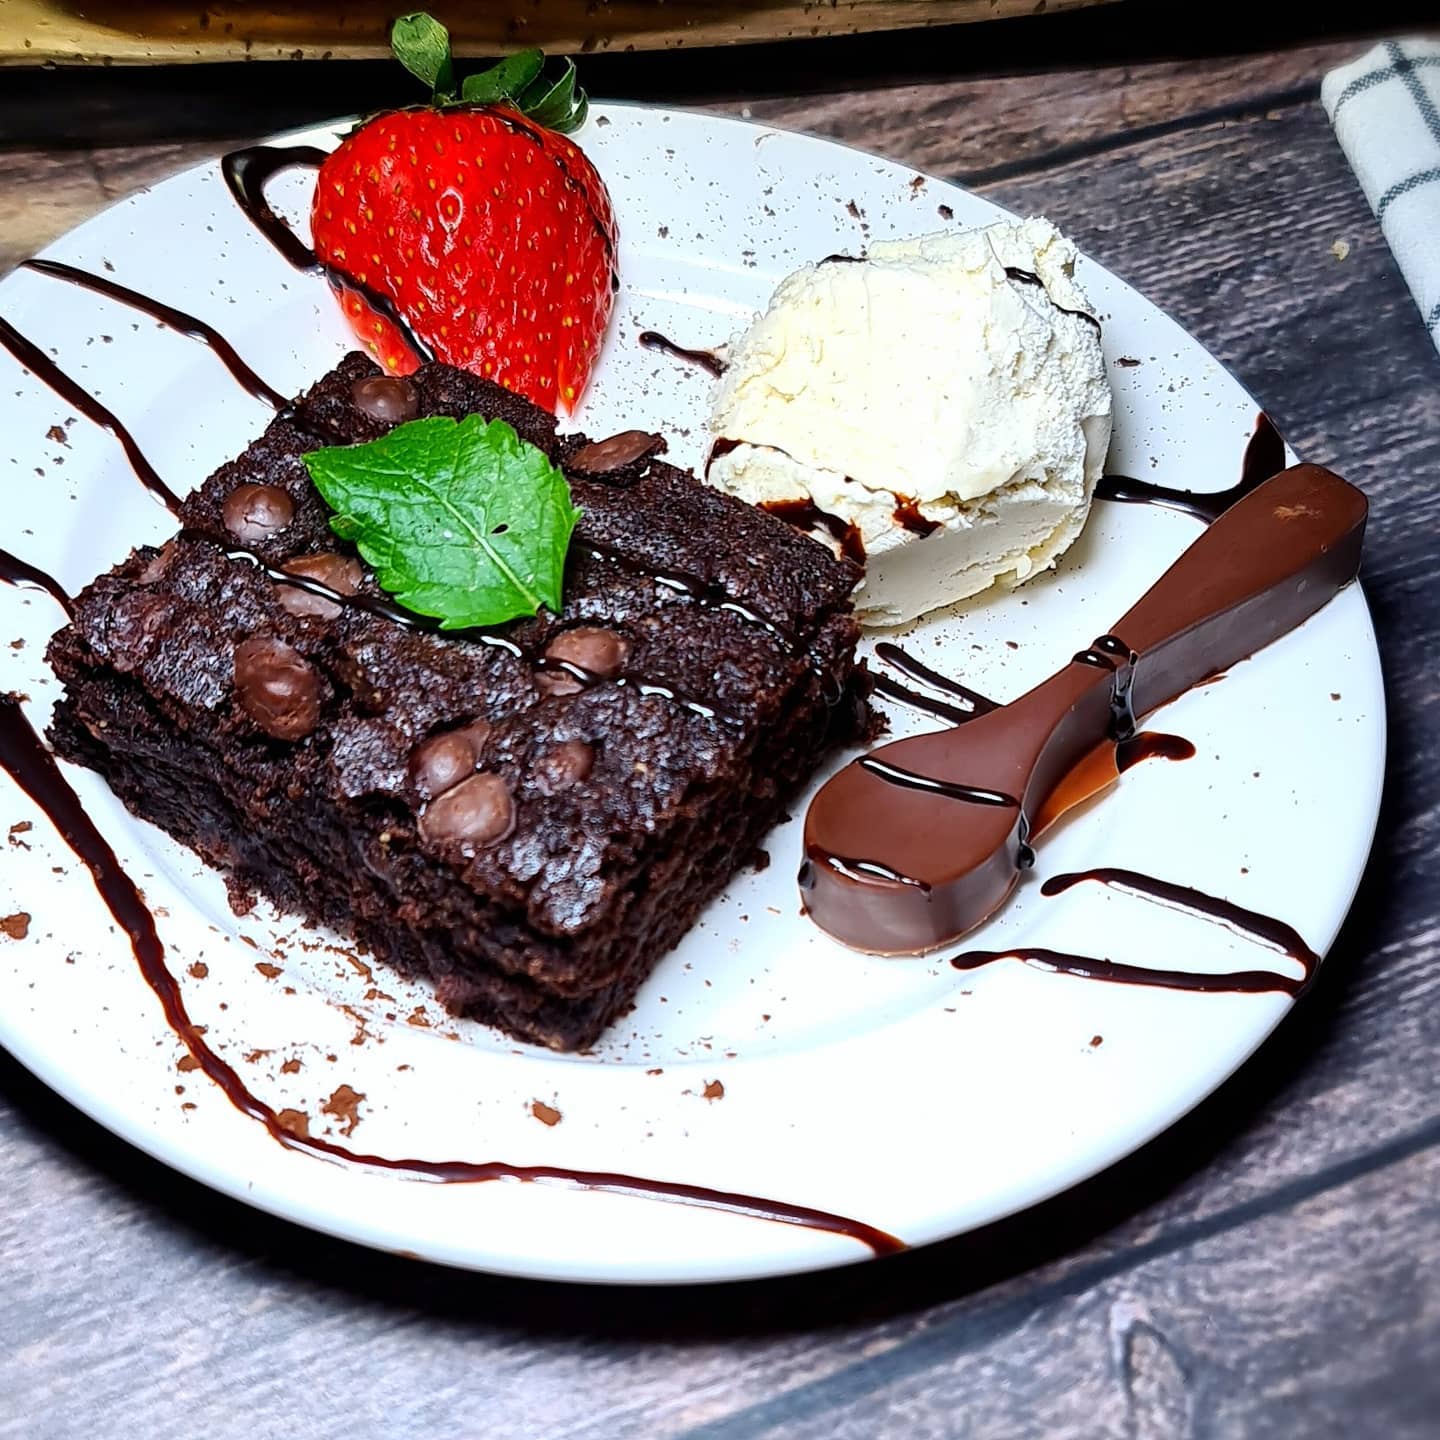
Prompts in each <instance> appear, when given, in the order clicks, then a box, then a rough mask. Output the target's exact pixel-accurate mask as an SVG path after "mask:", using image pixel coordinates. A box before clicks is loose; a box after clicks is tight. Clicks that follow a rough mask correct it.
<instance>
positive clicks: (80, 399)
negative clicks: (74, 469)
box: [0, 319, 180, 515]
mask: <svg viewBox="0 0 1440 1440" xmlns="http://www.w3.org/2000/svg"><path fill="white" fill-rule="evenodd" d="M0 346H4V348H5V349H6V350H8V351H9V352H10V353H11V354H12V355H13V356H14V357H15V358H16V359H17V360H18V361H19V362H20V363H21V365H23V366H24V367H25V369H27V370H28V371H29V372H30V373H31V374H32V375H33V376H34V377H35V378H36V379H37V380H39V381H42V382H43V383H44V384H46V385H48V386H49V387H50V388H51V389H52V390H53V391H54V392H55V393H56V394H57V395H58V396H59V397H60V398H61V399H62V400H64V401H65V402H66V403H67V404H70V405H73V406H74V407H75V408H76V409H77V410H78V411H79V412H80V413H81V414H82V415H83V416H85V418H86V419H87V420H92V421H94V423H95V424H96V425H98V426H99V427H100V428H101V429H102V430H104V431H106V432H107V433H108V434H110V435H113V436H114V437H115V438H116V439H117V440H118V441H119V442H120V445H121V448H122V449H123V450H124V451H125V455H126V458H127V459H128V460H129V461H130V465H131V468H132V469H133V470H134V471H135V474H136V477H137V478H138V479H139V481H140V483H141V484H142V485H143V486H144V487H145V488H146V489H147V490H148V491H149V492H150V493H151V494H152V495H153V496H154V497H155V498H156V499H157V500H159V501H160V503H161V504H162V505H164V506H165V508H166V509H167V510H169V511H170V513H171V514H172V515H174V514H178V513H179V510H180V497H179V496H178V495H177V494H176V493H175V492H174V491H173V490H172V489H171V488H170V487H169V486H168V485H167V484H166V483H165V482H164V481H163V480H162V479H161V478H160V472H159V471H158V470H156V468H155V467H154V466H153V465H152V464H151V463H150V462H149V461H148V460H147V459H146V458H145V452H144V451H143V450H141V448H140V445H139V442H138V441H137V440H136V439H135V437H134V436H133V435H132V434H131V433H130V432H129V431H128V430H127V429H126V428H125V427H124V426H123V425H122V424H121V423H120V422H119V420H117V419H116V418H115V416H114V415H113V414H112V413H111V412H110V411H109V410H107V409H106V408H105V406H103V405H102V404H101V403H100V402H99V401H98V400H97V399H96V398H95V397H94V396H93V395H92V394H91V393H90V392H89V391H88V390H86V389H85V388H84V387H83V386H81V385H77V384H76V383H75V381H74V380H72V379H71V378H70V377H69V376H68V375H67V374H66V373H65V372H64V371H63V370H62V369H61V368H60V367H59V366H58V365H57V364H56V363H55V362H54V361H53V360H51V359H50V357H49V356H48V355H46V354H45V352H44V351H43V350H41V349H40V347H39V346H38V345H36V344H34V343H33V342H32V341H30V340H27V339H26V338H25V337H24V336H23V335H22V334H21V333H20V332H19V331H18V330H17V329H16V328H15V327H14V326H13V325H12V324H11V323H10V322H9V321H8V320H5V319H0Z"/></svg>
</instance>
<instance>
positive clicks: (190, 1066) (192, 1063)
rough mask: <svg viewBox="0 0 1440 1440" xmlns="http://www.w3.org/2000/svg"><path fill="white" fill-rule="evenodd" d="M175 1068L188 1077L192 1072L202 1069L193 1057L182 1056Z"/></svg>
mask: <svg viewBox="0 0 1440 1440" xmlns="http://www.w3.org/2000/svg"><path fill="white" fill-rule="evenodd" d="M175 1068H176V1069H177V1070H179V1071H182V1072H183V1073H184V1074H186V1075H188V1074H189V1073H190V1072H191V1071H192V1070H198V1069H199V1068H200V1062H199V1061H198V1060H197V1059H196V1058H195V1057H194V1056H193V1055H182V1056H181V1057H180V1058H179V1060H177V1061H176V1062H175Z"/></svg>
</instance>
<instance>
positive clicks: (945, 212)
mask: <svg viewBox="0 0 1440 1440" xmlns="http://www.w3.org/2000/svg"><path fill="white" fill-rule="evenodd" d="M936 209H937V210H938V211H939V212H940V218H941V219H942V220H953V219H954V218H955V212H954V211H953V210H952V209H951V208H950V207H949V206H948V205H938V206H936Z"/></svg>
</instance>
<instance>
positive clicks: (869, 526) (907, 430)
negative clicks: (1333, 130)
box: [707, 219, 1111, 626]
mask: <svg viewBox="0 0 1440 1440" xmlns="http://www.w3.org/2000/svg"><path fill="white" fill-rule="evenodd" d="M1075 260H1076V252H1075V247H1074V246H1073V245H1072V244H1071V243H1070V242H1069V241H1068V240H1067V239H1065V238H1064V237H1063V236H1062V235H1061V234H1060V232H1059V231H1058V230H1057V229H1056V228H1055V226H1054V225H1052V224H1051V223H1050V222H1049V221H1048V220H1044V219H1029V220H1023V221H1012V220H1005V221H1001V222H998V223H996V224H993V225H988V226H985V227H983V228H979V229H973V230H963V231H941V232H938V233H936V234H931V235H922V236H918V237H915V238H912V239H907V240H895V241H879V242H876V243H875V244H873V245H871V246H870V248H869V251H868V254H867V255H866V256H865V257H864V258H850V257H846V256H831V257H829V258H828V259H826V260H823V261H821V262H820V263H818V264H815V265H810V266H807V267H806V268H805V269H802V270H799V271H797V272H795V273H794V274H792V275H790V276H789V277H787V278H786V279H785V280H783V281H782V282H781V284H780V285H779V287H778V288H777V289H776V291H775V293H774V295H773V296H772V297H771V300H770V304H769V306H768V308H767V309H766V310H765V312H764V313H763V314H762V315H760V316H759V317H758V318H757V319H756V320H755V322H754V323H753V324H752V325H751V326H750V327H749V329H748V330H746V331H745V332H744V333H743V334H741V335H739V336H738V337H737V338H736V339H735V340H734V341H733V342H732V343H731V345H730V347H729V351H728V357H727V358H728V364H727V366H726V369H725V372H724V374H723V375H722V377H721V379H720V381H719V383H718V385H717V388H716V392H715V397H714V402H713V407H712V413H711V420H710V429H711V432H712V435H713V445H712V450H711V458H710V463H709V466H708V470H707V478H708V480H709V481H710V483H711V484H712V485H715V486H717V487H718V488H720V489H722V490H725V491H728V492H729V493H730V494H733V495H737V496H739V497H740V498H741V499H744V500H747V501H749V502H751V503H752V504H756V505H760V506H762V507H763V508H765V509H768V510H772V511H774V512H775V513H777V514H781V515H784V516H785V517H786V518H788V519H790V520H792V521H793V522H794V523H796V524H799V525H801V526H803V528H805V529H807V530H809V531H810V532H811V533H812V534H814V535H815V537H816V538H817V539H820V540H823V541H826V542H827V543H829V544H830V545H831V546H832V547H833V548H835V549H836V550H837V551H840V552H841V553H846V554H848V555H850V557H851V558H852V559H856V560H863V563H864V565H865V581H864V585H863V587H862V589H861V590H860V591H859V593H858V595H857V597H856V609H857V611H858V613H859V614H860V617H861V619H862V620H863V621H864V622H865V623H867V624H869V625H873V626H893V625H900V624H904V623H906V622H907V621H910V620H913V619H915V618H916V617H918V616H920V615H922V614H924V613H926V612H927V611H930V610H933V609H936V608H938V607H940V606H942V605H948V604H951V603H953V602H955V601H958V600H963V599H966V598H967V597H969V596H972V595H976V594H978V593H979V592H981V591H983V590H986V589H988V588H989V587H990V586H992V585H1000V586H1005V587H1007V588H1008V587H1013V586H1016V585H1019V584H1021V583H1022V582H1024V581H1025V580H1027V579H1029V578H1030V577H1031V576H1033V575H1035V574H1037V573H1039V572H1041V571H1043V570H1045V569H1046V568H1048V567H1049V566H1051V565H1053V564H1054V563H1055V561H1056V560H1057V559H1058V558H1059V556H1060V555H1062V554H1063V553H1064V552H1065V550H1066V549H1067V548H1068V546H1069V545H1070V544H1071V543H1072V542H1073V541H1074V539H1075V537H1076V536H1077V535H1078V534H1079V533H1080V530H1081V528H1082V527H1083V525H1084V523H1085V519H1086V516H1087V515H1088V514H1089V510H1090V501H1091V496H1092V494H1093V492H1094V488H1095V483H1096V481H1097V480H1098V479H1099V477H1100V473H1101V469H1102V467H1103V465H1104V461H1105V453H1106V450H1107V449H1108V447H1109V443H1110V412H1111V396H1110V386H1109V381H1108V379H1107V377H1106V370H1105V361H1104V357H1103V355H1102V354H1101V349H1100V325H1099V321H1098V319H1096V317H1095V316H1094V314H1093V312H1092V311H1091V309H1090V305H1089V301H1088V300H1087V298H1086V296H1085V294H1084V292H1083V291H1082V290H1081V289H1080V288H1079V286H1078V285H1077V284H1076V283H1075V280H1074V269H1075Z"/></svg>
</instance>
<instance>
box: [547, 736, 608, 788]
mask: <svg viewBox="0 0 1440 1440" xmlns="http://www.w3.org/2000/svg"><path fill="white" fill-rule="evenodd" d="M594 765H595V751H594V749H593V748H592V747H591V746H589V745H587V744H586V743H585V742H584V741H583V740H562V741H561V742H560V743H559V744H558V745H553V746H551V748H550V749H549V750H547V751H546V752H545V753H544V754H543V755H542V756H541V757H540V758H539V759H538V760H537V761H536V762H535V785H536V788H537V789H538V790H539V791H540V793H541V794H542V795H558V794H559V793H560V792H561V791H562V790H568V789H569V788H570V787H571V786H572V785H578V784H579V783H580V782H581V781H582V780H583V779H584V778H585V777H586V776H587V775H588V774H589V773H590V771H591V770H592V769H593V768H594Z"/></svg>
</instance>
